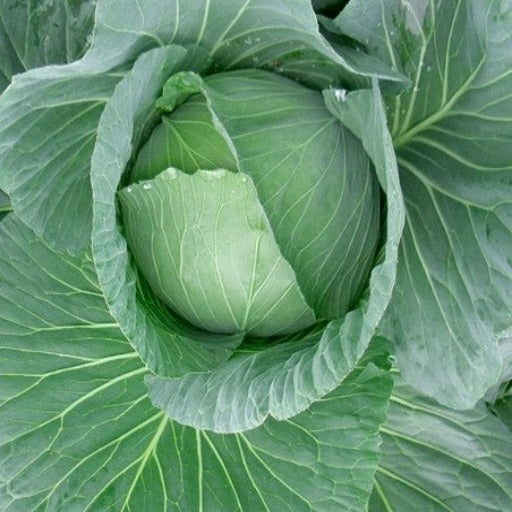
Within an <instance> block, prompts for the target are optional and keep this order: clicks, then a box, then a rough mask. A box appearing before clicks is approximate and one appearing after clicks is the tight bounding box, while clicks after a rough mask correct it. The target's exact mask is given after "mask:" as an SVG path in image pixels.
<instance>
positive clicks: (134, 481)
mask: <svg viewBox="0 0 512 512" xmlns="http://www.w3.org/2000/svg"><path fill="white" fill-rule="evenodd" d="M0 265H1V267H2V269H5V271H6V272H5V275H4V276H3V277H2V281H1V283H0V312H1V313H0V355H1V357H0V366H1V368H0V508H1V509H2V510H9V511H13V512H16V511H19V512H27V511H35V510H43V509H46V510H86V509H87V510H91V511H96V510H97V511H104V510H112V511H117V510H119V511H125V510H148V511H149V510H155V511H160V510H169V511H179V510H185V511H189V510H205V511H207V510H211V511H215V510H219V509H229V510H289V511H290V512H291V511H293V512H295V511H310V510H333V511H334V510H339V509H340V508H341V509H342V510H348V511H354V512H356V511H360V510H362V509H363V508H364V507H365V505H366V503H367V501H368V497H369V493H370V491H371V487H372V483H373V477H374V473H375V469H376V467H377V463H378V446H379V444H380V440H379V436H378V429H379V426H380V425H381V424H382V423H383V421H384V419H385V410H386V407H387V400H388V397H389V393H390V391H391V379H390V377H389V375H388V374H387V372H385V371H383V370H381V369H379V368H378V367H376V366H375V365H374V364H372V363H371V362H370V361H371V360H374V359H375V360H376V361H377V363H378V364H380V362H379V360H381V359H382V356H380V355H379V352H378V351H377V352H375V351H374V352H373V354H374V355H372V356H371V357H369V358H367V359H366V360H365V361H364V362H363V363H364V364H363V363H362V366H361V367H358V368H357V369H355V370H354V371H353V372H352V374H351V375H350V376H349V377H348V378H347V379H346V381H345V383H344V385H343V387H340V388H339V389H337V390H335V391H334V392H333V393H331V394H330V395H329V396H326V397H325V398H323V399H322V400H321V401H319V402H318V403H316V404H314V405H313V406H312V407H311V408H310V409H309V410H308V411H306V412H304V413H302V414H301V415H299V416H297V417H295V418H294V419H293V420H291V421H285V422H276V421H273V420H269V421H267V422H266V423H265V424H264V425H263V426H262V427H261V428H259V429H256V430H254V431H251V432H247V433H244V434H239V435H215V434H211V433H207V432H201V431H196V430H193V429H191V428H187V427H183V426H180V425H178V424H176V423H173V422H171V421H169V420H168V419H167V418H166V417H165V415H164V414H163V413H162V412H161V411H159V410H158V409H155V408H154V407H153V406H152V405H151V403H150V401H149V399H148V398H147V396H146V389H145V386H144V382H143V377H144V375H145V374H146V373H147V369H146V368H145V366H144V365H143V363H142V362H141V361H140V359H139V358H138V356H137V354H136V353H135V352H134V351H133V348H132V347H131V345H130V344H129V343H128V342H127V340H126V338H125V337H124V335H123V333H122V331H121V329H120V328H119V325H118V324H117V322H116V321H115V319H113V318H112V316H111V314H110V312H109V310H108V308H107V307H106V304H105V301H104V299H103V296H102V292H101V289H100V287H99V284H98V282H97V278H96V275H95V269H94V267H93V265H92V262H91V259H90V258H89V257H87V256H82V257H72V256H66V255H63V254H59V253H56V252H55V251H53V250H52V249H50V248H49V247H48V246H47V245H46V244H45V243H44V242H42V241H41V240H38V239H37V238H35V237H34V234H33V232H31V231H30V230H29V229H28V228H27V227H25V226H24V225H23V224H22V223H21V222H20V221H19V220H18V219H17V218H16V217H15V216H14V215H13V214H11V215H9V216H8V217H7V218H6V219H5V220H4V221H3V222H2V224H0ZM292 446H293V450H290V447H292Z"/></svg>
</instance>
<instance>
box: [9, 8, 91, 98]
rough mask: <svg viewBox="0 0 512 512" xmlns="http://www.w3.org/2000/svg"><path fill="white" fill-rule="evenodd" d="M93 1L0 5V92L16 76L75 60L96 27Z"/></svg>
mask: <svg viewBox="0 0 512 512" xmlns="http://www.w3.org/2000/svg"><path fill="white" fill-rule="evenodd" d="M94 5H95V3H94V2H93V1H92V0H79V1H76V0H75V1H72V0H64V1H55V0H52V1H47V2H40V1H38V0H22V1H19V0H5V1H3V2H2V3H1V4H0V92H2V91H3V89H4V88H5V87H7V85H9V83H10V82H11V80H12V77H13V75H15V74H17V73H22V72H23V71H26V70H27V69H32V68H36V67H40V66H46V65H48V64H57V63H66V62H72V61H74V60H76V59H78V58H79V57H80V56H81V55H82V54H83V53H84V51H85V48H86V46H87V44H88V41H89V39H88V38H89V37H90V34H91V32H92V28H93V18H94Z"/></svg>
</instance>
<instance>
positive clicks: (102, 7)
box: [86, 0, 401, 86]
mask: <svg viewBox="0 0 512 512" xmlns="http://www.w3.org/2000/svg"><path fill="white" fill-rule="evenodd" d="M133 13H137V15H133ZM190 13H194V15H193V16H191V15H190ZM172 42H174V43H176V44H184V43H193V44H197V45H199V46H201V47H203V48H206V49H207V50H208V51H209V52H210V53H211V55H212V60H213V63H214V69H215V70H216V71H218V70H227V69H243V68H253V67H266V68H272V69H275V70H278V71H280V70H282V69H283V64H284V63H285V62H287V61H289V60H291V61H294V62H300V61H301V60H307V61H311V60H313V63H315V62H317V63H318V64H319V68H322V67H323V66H325V65H326V64H327V66H328V67H329V68H330V69H329V71H328V72H327V73H325V72H322V70H321V69H318V70H317V71H316V73H319V74H320V76H321V77H322V81H323V83H324V86H326V85H327V83H326V80H327V82H328V81H329V80H330V81H331V82H332V81H333V80H336V79H342V78H343V77H346V76H347V71H348V72H350V73H356V74H359V73H361V72H362V71H361V70H359V69H357V64H358V63H357V61H356V62H350V61H349V60H346V59H344V57H343V55H339V54H337V53H336V52H334V51H333V49H332V48H331V47H330V46H329V45H328V44H327V43H326V41H325V40H324V39H323V38H322V37H321V36H320V34H319V32H318V25H317V21H316V17H315V14H314V11H313V8H312V6H311V2H310V1H309V0H282V1H280V2H279V3H278V4H276V3H275V2H272V1H271V0H232V1H230V2H225V1H224V0H209V1H208V2H205V1H204V0H193V1H188V2H187V3H186V8H185V4H184V3H183V2H180V1H179V0H156V1H155V0H142V1H141V0H128V1H126V2H124V3H123V5H122V8H121V7H120V5H119V4H117V3H113V2H100V3H99V5H98V8H97V14H96V26H95V31H94V40H93V43H92V47H91V50H90V52H89V54H88V55H87V57H86V60H87V61H90V62H93V63H98V62H102V65H103V66H105V68H110V67H112V66H115V65H118V64H119V63H123V62H128V61H130V60H132V59H134V58H135V57H136V56H137V55H139V54H140V52H141V51H143V50H144V49H149V48H153V47H154V46H156V45H160V46H162V45H165V44H170V43H172ZM310 50H314V52H313V53H312V52H311V51H310ZM326 60H327V61H331V62H334V63H336V64H337V66H336V67H334V66H329V63H328V62H327V63H326V62H325V61H326ZM354 64H355V66H354ZM336 68H337V69H336ZM366 72H367V70H364V72H363V73H366ZM377 73H378V75H377V74H376V73H375V72H371V74H370V76H379V77H381V78H386V79H390V80H401V77H400V76H399V75H398V74H397V73H394V72H392V71H391V70H389V69H379V71H378V72H377ZM381 73H382V74H381Z"/></svg>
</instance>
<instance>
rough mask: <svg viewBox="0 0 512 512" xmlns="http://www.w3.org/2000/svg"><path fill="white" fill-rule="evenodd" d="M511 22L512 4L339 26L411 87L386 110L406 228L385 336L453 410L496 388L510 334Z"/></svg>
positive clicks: (439, 5) (408, 368)
mask: <svg viewBox="0 0 512 512" xmlns="http://www.w3.org/2000/svg"><path fill="white" fill-rule="evenodd" d="M363 11H364V13H365V16H366V15H368V18H367V19H368V22H367V23H366V22H365V24H364V25H362V24H360V23H359V21H360V19H361V18H360V16H361V13H362V12H363ZM511 22H512V10H511V7H510V2H497V1H490V2H479V1H456V0H442V1H439V2H427V1H422V2H412V1H403V2H398V1H394V2H385V3H384V2H375V3H373V4H372V7H371V9H368V2H363V1H353V2H351V3H350V4H349V6H348V7H347V9H346V10H345V11H344V12H343V13H342V14H341V16H340V17H339V18H338V20H337V24H338V26H339V27H340V29H341V30H343V31H345V33H346V34H348V35H350V36H351V37H355V38H357V39H359V40H360V41H362V42H363V43H365V44H366V45H367V47H368V48H369V49H370V50H371V51H372V52H373V53H374V54H376V55H377V56H379V57H381V58H383V59H387V61H388V62H389V63H390V64H392V65H393V66H395V67H396V68H397V69H399V70H400V71H402V72H404V73H405V74H407V75H408V76H409V77H410V78H411V81H412V86H411V88H410V89H409V90H408V91H407V92H404V93H403V94H402V95H400V96H398V97H397V98H388V99H387V108H388V118H389V122H390V126H391V131H392V135H393V141H394V145H395V147H396V152H397V158H398V163H399V167H400V182H401V187H402V191H403V194H404V198H405V203H406V207H407V217H406V226H405V229H404V236H403V239H402V243H401V247H400V256H399V266H398V278H397V285H396V289H395V292H394V295H393V299H392V302H391V305H390V308H389V310H388V315H387V319H386V320H387V321H386V322H385V323H384V324H383V332H384V333H385V334H386V335H387V337H388V338H389V339H392V340H393V341H394V342H395V344H396V354H397V358H398V364H399V366H400V369H401V371H402V373H403V375H404V376H405V378H407V379H408V380H409V381H410V382H411V383H413V384H414V385H415V386H416V387H417V388H418V389H421V390H423V391H424V392H425V393H427V394H429V395H431V396H434V397H435V398H436V399H437V400H439V401H441V402H442V403H444V404H447V405H450V406H452V407H456V408H467V407H471V406H473V405H474V404H475V402H476V401H477V400H478V399H480V398H481V397H482V396H483V395H484V393H485V392H486V391H487V389H488V388H489V387H490V386H492V385H493V384H494V383H495V382H496V381H497V379H498V377H499V375H500V373H501V369H502V361H501V357H500V354H499V350H498V340H499V338H500V336H501V333H502V331H503V330H505V329H507V328H509V327H510V325H511V324H512V309H511V308H510V304H512V259H511V258H510V257H509V255H510V254H512V236H511V232H512V201H511V198H512V193H511V192H512V178H511V176H512V173H511V170H512V158H511V152H510V139H511V136H512V123H511V115H512V97H511V96H510V89H511V87H512V75H511V73H510V68H511V65H512V61H511V56H512V37H511V31H510V26H511Z"/></svg>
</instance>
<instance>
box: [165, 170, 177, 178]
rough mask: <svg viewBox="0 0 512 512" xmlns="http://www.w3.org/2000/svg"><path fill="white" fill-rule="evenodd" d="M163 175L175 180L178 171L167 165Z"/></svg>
mask: <svg viewBox="0 0 512 512" xmlns="http://www.w3.org/2000/svg"><path fill="white" fill-rule="evenodd" d="M165 176H166V177H167V178H168V179H170V180H175V179H177V178H178V171H177V170H176V169H175V168H174V167H169V168H168V169H166V170H165Z"/></svg>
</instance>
